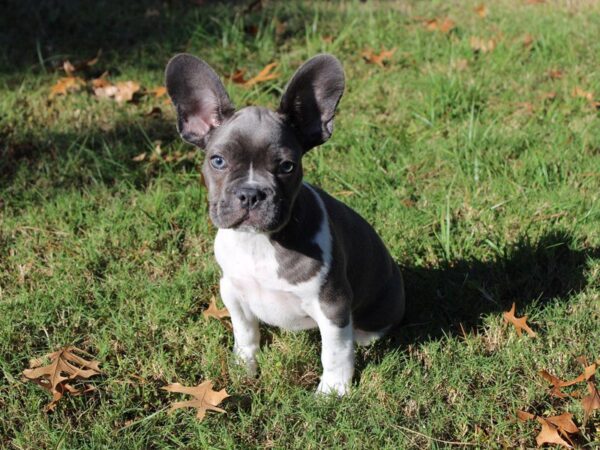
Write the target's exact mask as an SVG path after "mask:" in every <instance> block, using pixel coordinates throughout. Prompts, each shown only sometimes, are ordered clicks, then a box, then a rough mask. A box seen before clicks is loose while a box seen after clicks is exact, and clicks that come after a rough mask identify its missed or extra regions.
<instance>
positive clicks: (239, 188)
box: [166, 54, 344, 232]
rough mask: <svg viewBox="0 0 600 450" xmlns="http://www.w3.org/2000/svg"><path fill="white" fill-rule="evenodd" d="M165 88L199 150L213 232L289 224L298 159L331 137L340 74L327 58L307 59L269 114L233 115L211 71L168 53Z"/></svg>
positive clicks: (257, 110)
mask: <svg viewBox="0 0 600 450" xmlns="http://www.w3.org/2000/svg"><path fill="white" fill-rule="evenodd" d="M166 85H167V91H168V93H169V96H170V97H171V100H172V101H173V103H174V104H175V107H176V108H177V128H178V130H179V133H180V135H181V137H182V138H183V139H184V140H186V141H187V142H190V143H191V144H194V145H196V146H197V147H199V148H201V149H203V150H204V151H205V152H206V157H205V160H204V165H203V168H202V173H203V175H204V179H205V182H206V185H207V187H208V198H209V205H210V207H209V212H210V217H211V220H212V221H213V223H214V224H215V225H216V226H217V227H218V228H237V229H241V230H248V231H256V232H272V231H277V230H279V229H281V228H283V227H284V226H285V224H286V223H287V222H288V220H289V219H290V215H291V211H292V206H293V204H294V200H295V198H296V195H297V194H298V191H299V189H300V186H301V183H302V161H301V159H302V155H304V153H306V152H307V151H308V150H310V149H311V148H313V147H315V146H317V145H319V144H322V143H323V142H325V141H326V140H327V139H329V137H330V136H331V133H332V132H333V118H334V115H335V110H336V107H337V104H338V102H339V100H340V98H341V96H342V93H343V91H344V72H343V70H342V66H341V64H340V62H339V61H338V60H337V59H336V58H335V57H333V56H331V55H318V56H315V57H314V58H312V59H310V60H309V61H307V62H306V63H304V65H302V67H300V69H298V71H297V72H296V73H295V74H294V76H293V77H292V79H291V81H290V82H289V83H288V85H287V87H286V89H285V92H284V94H283V96H282V98H281V102H280V105H279V108H278V110H277V111H271V110H269V109H266V108H261V107H256V106H249V107H246V108H242V109H240V110H239V111H236V110H235V108H234V106H233V104H232V103H231V100H230V99H229V96H228V95H227V92H226V91H225V88H224V86H223V84H222V83H221V81H220V80H219V77H218V76H217V74H216V73H215V72H214V70H213V69H212V68H211V67H210V66H209V65H208V64H206V63H205V62H204V61H202V60H201V59H198V58H196V57H194V56H191V55H186V54H181V55H177V56H175V57H174V58H173V59H171V61H169V64H168V65H167V69H166Z"/></svg>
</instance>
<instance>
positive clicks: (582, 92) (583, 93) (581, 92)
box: [571, 86, 594, 102]
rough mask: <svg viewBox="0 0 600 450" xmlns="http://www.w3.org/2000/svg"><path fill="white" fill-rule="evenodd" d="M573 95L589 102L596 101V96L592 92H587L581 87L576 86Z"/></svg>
mask: <svg viewBox="0 0 600 450" xmlns="http://www.w3.org/2000/svg"><path fill="white" fill-rule="evenodd" d="M571 95H573V97H580V98H585V99H586V100H587V101H589V102H591V101H593V100H594V94H593V93H592V92H590V91H586V90H584V89H582V88H580V87H579V86H575V88H573V91H572V92H571Z"/></svg>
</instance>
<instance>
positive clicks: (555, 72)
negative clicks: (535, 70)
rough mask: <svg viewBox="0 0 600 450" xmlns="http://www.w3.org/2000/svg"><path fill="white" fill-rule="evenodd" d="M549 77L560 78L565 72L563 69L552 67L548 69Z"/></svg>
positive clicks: (552, 78)
mask: <svg viewBox="0 0 600 450" xmlns="http://www.w3.org/2000/svg"><path fill="white" fill-rule="evenodd" d="M548 77H549V78H550V79H551V80H560V79H561V78H562V77H563V72H562V70H558V69H550V70H549V71H548Z"/></svg>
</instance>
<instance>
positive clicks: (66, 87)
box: [50, 76, 85, 98]
mask: <svg viewBox="0 0 600 450" xmlns="http://www.w3.org/2000/svg"><path fill="white" fill-rule="evenodd" d="M84 85H85V82H84V81H83V80H82V79H81V78H79V77H72V76H68V77H62V78H59V79H58V81H57V82H56V84H55V85H54V86H52V87H51V88H50V98H54V97H55V96H57V95H67V93H68V92H75V91H78V90H80V89H81V88H82V86H84Z"/></svg>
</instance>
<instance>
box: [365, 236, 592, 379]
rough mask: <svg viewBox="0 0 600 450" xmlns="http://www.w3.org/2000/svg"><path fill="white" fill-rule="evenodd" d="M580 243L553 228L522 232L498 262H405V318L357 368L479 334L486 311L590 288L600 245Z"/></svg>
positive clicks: (542, 302)
mask: <svg viewBox="0 0 600 450" xmlns="http://www.w3.org/2000/svg"><path fill="white" fill-rule="evenodd" d="M575 242H576V239H575V238H574V237H573V236H572V235H571V234H569V233H567V232H564V231H552V232H550V233H548V234H545V235H543V236H542V237H541V238H539V239H537V240H535V241H533V240H532V239H530V238H529V237H527V236H523V237H521V238H520V239H519V240H518V241H517V242H516V243H515V244H513V245H512V246H511V247H510V248H509V249H508V250H507V252H506V254H505V255H504V256H502V257H498V258H497V259H496V260H494V261H478V260H464V261H457V262H455V263H452V264H445V265H442V266H440V267H434V268H423V267H403V268H402V271H403V275H404V279H405V283H406V298H407V313H406V318H405V320H404V323H403V324H402V325H401V326H399V327H398V328H396V329H395V330H393V331H392V332H391V333H390V334H389V335H388V336H387V337H386V338H385V339H383V340H381V341H380V342H378V343H376V344H375V345H374V346H373V348H372V350H369V351H367V352H365V353H368V355H365V356H364V357H361V356H359V357H358V360H357V368H358V369H359V370H361V369H363V368H364V367H365V366H366V364H368V363H369V362H374V361H377V360H380V359H381V358H382V357H383V356H384V355H385V353H386V352H388V351H390V350H392V349H394V348H403V347H406V346H408V345H410V344H418V343H421V342H426V341H430V340H433V339H439V338H440V337H442V336H461V335H464V334H471V333H476V332H477V328H478V327H479V326H480V325H481V324H482V321H483V318H484V317H485V316H487V315H489V314H500V313H501V312H503V311H508V310H509V309H510V307H511V305H512V303H513V302H514V303H516V306H517V315H520V314H521V313H520V311H522V310H523V308H524V307H525V306H527V305H529V304H531V303H535V304H536V306H539V307H540V308H544V307H545V305H546V304H547V303H548V302H549V301H567V300H568V298H569V297H570V296H572V295H575V294H577V293H578V292H581V291H582V290H583V289H584V288H585V286H586V269H587V262H588V260H589V259H594V258H598V257H600V249H597V248H591V249H575V248H573V247H572V246H573V245H574V243H575ZM534 328H535V327H534ZM359 354H360V352H359Z"/></svg>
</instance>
